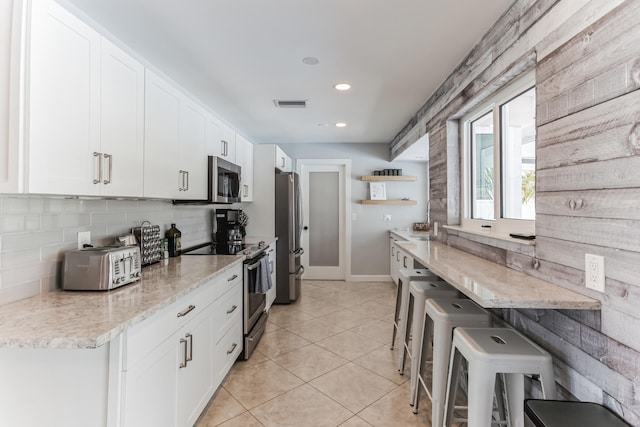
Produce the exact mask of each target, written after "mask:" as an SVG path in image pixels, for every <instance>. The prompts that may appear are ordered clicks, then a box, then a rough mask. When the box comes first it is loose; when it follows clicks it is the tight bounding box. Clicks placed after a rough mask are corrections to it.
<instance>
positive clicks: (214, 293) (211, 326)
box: [122, 266, 242, 427]
mask: <svg viewBox="0 0 640 427" xmlns="http://www.w3.org/2000/svg"><path fill="white" fill-rule="evenodd" d="M234 276H235V277H234ZM126 342H127V345H126V350H125V362H124V365H125V368H124V383H123V395H122V398H123V403H122V405H123V407H122V419H123V423H122V425H123V426H125V427H128V426H131V427H134V426H136V427H137V426H141V425H153V426H154V427H157V426H160V427H162V426H167V427H169V426H171V427H174V426H178V427H182V426H192V425H194V423H195V422H196V420H197V419H198V417H199V416H200V413H201V412H202V410H203V409H204V407H205V406H206V404H207V402H208V401H209V399H210V398H211V396H213V393H214V392H215V390H216V388H217V387H218V386H219V385H220V383H221V381H222V380H223V379H224V377H225V376H226V374H227V372H228V371H229V369H231V366H232V365H233V363H234V362H235V360H236V359H237V357H238V355H239V354H240V352H241V351H242V272H241V267H240V266H238V267H236V268H234V269H232V270H230V271H229V272H227V273H226V274H224V275H223V276H221V277H218V278H216V279H214V280H213V281H212V282H211V283H209V284H207V285H204V286H203V287H201V288H200V289H198V290H197V291H194V292H193V293H191V294H190V295H187V296H185V297H183V298H181V299H180V300H178V301H176V302H175V303H173V304H172V305H171V306H169V307H168V308H166V309H164V310H162V312H160V313H156V314H155V315H153V316H152V317H151V318H149V319H147V320H145V321H144V322H143V323H141V324H139V325H137V326H136V327H135V328H133V329H132V330H131V331H130V332H129V333H128V336H127V338H126Z"/></svg>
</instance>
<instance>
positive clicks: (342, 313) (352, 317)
mask: <svg viewBox="0 0 640 427" xmlns="http://www.w3.org/2000/svg"><path fill="white" fill-rule="evenodd" d="M391 317H393V316H391ZM320 319H322V320H326V321H327V322H329V323H333V324H334V325H336V326H340V327H341V328H344V329H351V328H355V327H356V326H360V325H362V324H363V323H367V322H369V321H371V320H373V318H372V317H369V316H367V315H365V314H362V313H358V312H356V311H353V310H349V309H348V308H341V309H339V310H337V311H334V312H333V313H329V314H326V315H324V316H320Z"/></svg>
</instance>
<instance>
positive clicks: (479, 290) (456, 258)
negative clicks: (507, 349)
mask: <svg viewBox="0 0 640 427" xmlns="http://www.w3.org/2000/svg"><path fill="white" fill-rule="evenodd" d="M397 244H398V246H399V247H401V248H403V249H404V250H406V251H407V252H408V253H409V254H411V255H412V256H413V257H414V258H415V259H416V260H417V261H418V262H419V263H421V264H422V265H424V266H425V267H427V268H429V269H430V270H432V271H433V272H434V273H436V274H437V275H439V276H440V277H442V278H443V279H444V280H446V281H447V282H449V283H450V284H451V285H453V286H454V287H456V288H457V289H458V290H459V291H460V292H462V293H463V294H465V295H466V296H468V297H469V298H471V299H472V300H474V301H475V302H476V303H478V304H480V305H481V306H483V307H485V308H539V309H574V310H600V301H598V300H596V299H593V298H590V297H587V296H585V295H581V294H579V293H577V292H573V291H570V290H568V289H565V288H563V287H560V286H557V285H554V284H552V283H549V282H546V281H544V280H540V279H537V278H535V277H533V276H529V275H527V274H525V273H522V272H519V271H516V270H513V269H510V268H508V267H504V266H501V265H498V264H496V263H494V262H491V261H487V260H485V259H482V258H480V257H477V256H475V255H471V254H469V253H467V252H464V251H461V250H459V249H455V248H452V247H450V246H447V245H444V244H442V243H438V242H434V241H398V242H397Z"/></svg>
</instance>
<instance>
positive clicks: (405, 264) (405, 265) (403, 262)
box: [402, 257, 407, 268]
mask: <svg viewBox="0 0 640 427" xmlns="http://www.w3.org/2000/svg"><path fill="white" fill-rule="evenodd" d="M402 266H403V267H404V268H407V257H404V259H403V260H402Z"/></svg>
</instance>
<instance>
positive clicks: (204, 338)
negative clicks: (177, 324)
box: [146, 307, 214, 426]
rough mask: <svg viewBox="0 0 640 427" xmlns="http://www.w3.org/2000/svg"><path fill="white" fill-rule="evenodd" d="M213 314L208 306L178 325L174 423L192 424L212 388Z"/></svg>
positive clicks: (207, 399)
mask: <svg viewBox="0 0 640 427" xmlns="http://www.w3.org/2000/svg"><path fill="white" fill-rule="evenodd" d="M213 314H214V313H213V310H212V309H211V307H209V309H208V310H206V311H205V312H203V313H202V314H201V315H200V316H198V317H197V318H195V319H193V320H192V321H191V322H189V324H188V325H186V326H185V327H184V328H183V329H182V331H183V332H182V334H181V335H180V338H179V339H178V341H177V344H178V354H179V359H178V360H179V364H178V424H179V425H181V426H182V425H185V426H186V425H190V426H191V425H193V424H195V422H196V420H197V419H198V417H199V416H200V413H201V412H202V410H203V409H204V407H205V406H206V405H207V402H208V401H209V398H210V397H211V396H212V395H213V392H214V384H213V379H214V375H213V363H212V360H213V345H214V339H213V338H214V337H213V326H214V325H213ZM146 425H152V424H146Z"/></svg>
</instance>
